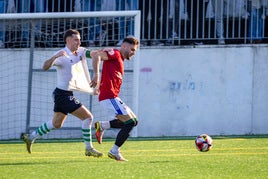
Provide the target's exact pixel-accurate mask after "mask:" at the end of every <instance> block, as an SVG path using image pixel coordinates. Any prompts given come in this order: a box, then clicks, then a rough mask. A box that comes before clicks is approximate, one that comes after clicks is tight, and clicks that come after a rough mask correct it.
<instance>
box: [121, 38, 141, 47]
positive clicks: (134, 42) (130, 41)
mask: <svg viewBox="0 0 268 179" xmlns="http://www.w3.org/2000/svg"><path fill="white" fill-rule="evenodd" d="M124 42H127V43H129V44H131V45H139V40H138V39H137V38H136V37H133V36H127V37H126V38H124V40H123V43H124Z"/></svg>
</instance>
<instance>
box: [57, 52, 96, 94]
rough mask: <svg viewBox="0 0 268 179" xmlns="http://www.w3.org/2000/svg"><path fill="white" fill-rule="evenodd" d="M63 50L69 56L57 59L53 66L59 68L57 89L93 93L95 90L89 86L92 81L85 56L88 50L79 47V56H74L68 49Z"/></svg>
mask: <svg viewBox="0 0 268 179" xmlns="http://www.w3.org/2000/svg"><path fill="white" fill-rule="evenodd" d="M62 50H64V51H65V52H66V54H67V55H66V56H61V57H59V58H57V59H56V60H55V61H54V63H53V66H56V67H57V88H60V89H62V90H66V91H73V90H77V91H83V92H87V93H92V92H93V89H92V88H90V86H89V83H90V81H91V79H90V75H89V72H88V66H87V61H86V55H85V54H86V51H87V49H86V48H83V47H79V48H78V50H77V55H74V54H73V53H72V52H71V51H70V50H69V49H68V48H67V47H65V48H64V49H62ZM62 50H59V51H62ZM59 51H58V52H59ZM58 52H56V53H58ZM56 53H55V54H56Z"/></svg>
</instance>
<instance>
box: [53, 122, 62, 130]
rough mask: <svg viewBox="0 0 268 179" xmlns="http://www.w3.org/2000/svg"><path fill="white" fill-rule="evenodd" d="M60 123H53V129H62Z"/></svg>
mask: <svg viewBox="0 0 268 179" xmlns="http://www.w3.org/2000/svg"><path fill="white" fill-rule="evenodd" d="M62 125H63V124H62V123H60V122H55V121H53V127H54V128H55V129H60V128H61V127H62Z"/></svg>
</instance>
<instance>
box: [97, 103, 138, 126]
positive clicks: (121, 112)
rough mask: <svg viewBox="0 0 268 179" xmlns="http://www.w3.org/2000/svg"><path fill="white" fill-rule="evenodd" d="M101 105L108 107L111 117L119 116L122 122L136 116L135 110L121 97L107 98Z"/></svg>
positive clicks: (108, 113) (107, 111)
mask: <svg viewBox="0 0 268 179" xmlns="http://www.w3.org/2000/svg"><path fill="white" fill-rule="evenodd" d="M100 104H101V106H102V107H103V108H105V109H106V113H107V115H108V116H109V118H110V119H114V118H117V119H119V120H120V121H122V122H126V121H128V120H129V119H132V118H136V115H135V114H134V112H133V111H132V110H131V109H130V108H129V107H128V106H127V105H126V104H125V103H124V102H123V101H122V100H121V99H120V98H114V99H107V100H103V101H101V102H100Z"/></svg>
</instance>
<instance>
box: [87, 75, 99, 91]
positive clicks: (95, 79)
mask: <svg viewBox="0 0 268 179" xmlns="http://www.w3.org/2000/svg"><path fill="white" fill-rule="evenodd" d="M98 83H99V74H98V73H95V74H94V77H93V78H92V80H91V82H90V83H89V85H90V87H91V88H95V87H96V86H97V85H98Z"/></svg>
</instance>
